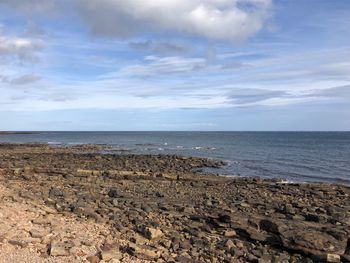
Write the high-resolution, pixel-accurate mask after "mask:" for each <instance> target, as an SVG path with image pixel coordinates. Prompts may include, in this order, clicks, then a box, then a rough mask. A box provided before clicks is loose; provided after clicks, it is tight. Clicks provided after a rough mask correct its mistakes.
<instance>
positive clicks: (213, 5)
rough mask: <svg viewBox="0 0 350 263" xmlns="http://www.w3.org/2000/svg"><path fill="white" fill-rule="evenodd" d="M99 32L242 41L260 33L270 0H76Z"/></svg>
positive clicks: (81, 11)
mask: <svg viewBox="0 0 350 263" xmlns="http://www.w3.org/2000/svg"><path fill="white" fill-rule="evenodd" d="M76 2H77V6H78V9H79V12H80V14H81V16H82V18H83V19H84V20H85V21H86V23H87V24H88V25H89V26H90V28H91V31H92V32H93V33H94V34H96V35H102V36H108V37H129V36H130V35H132V34H134V33H137V32H141V33H152V32H154V31H159V32H175V33H180V34H188V35H191V36H192V35H194V36H199V37H204V38H207V39H215V40H229V41H242V40H245V39H247V38H248V37H250V36H252V35H253V34H255V33H256V32H258V31H259V30H260V29H261V28H262V27H263V26H264V22H265V21H266V19H267V18H268V16H269V11H270V7H271V2H272V1H271V0H190V1H189V0H166V1H164V0H128V1H123V0H76Z"/></svg>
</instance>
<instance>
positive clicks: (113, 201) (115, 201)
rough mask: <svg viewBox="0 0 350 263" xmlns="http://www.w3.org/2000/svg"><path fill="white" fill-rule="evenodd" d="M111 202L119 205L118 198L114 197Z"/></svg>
mask: <svg viewBox="0 0 350 263" xmlns="http://www.w3.org/2000/svg"><path fill="white" fill-rule="evenodd" d="M112 204H113V205H114V206H118V205H119V202H118V199H117V198H114V199H113V200H112Z"/></svg>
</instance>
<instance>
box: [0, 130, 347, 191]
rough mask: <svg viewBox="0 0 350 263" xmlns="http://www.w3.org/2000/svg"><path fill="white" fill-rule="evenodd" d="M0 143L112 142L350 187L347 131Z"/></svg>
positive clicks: (127, 149)
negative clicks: (216, 160) (221, 161)
mask: <svg viewBox="0 0 350 263" xmlns="http://www.w3.org/2000/svg"><path fill="white" fill-rule="evenodd" d="M0 142H10V143H47V144H50V145H53V146H56V147H60V146H71V145H79V144H101V145H111V146H112V149H113V150H112V152H113V153H119V154H128V153H133V154H176V155H183V156H198V157H206V158H212V159H218V160H223V161H225V162H226V165H225V166H224V167H222V168H219V169H206V170H205V172H207V173H213V174H217V175H222V176H254V177H261V178H279V179H283V180H285V181H286V182H295V183H303V182H331V183H340V184H345V185H350V132H35V133H29V134H3V135H0Z"/></svg>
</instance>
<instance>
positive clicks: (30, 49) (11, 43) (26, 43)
mask: <svg viewBox="0 0 350 263" xmlns="http://www.w3.org/2000/svg"><path fill="white" fill-rule="evenodd" d="M42 48H43V44H42V42H41V41H40V40H36V39H30V38H20V37H12V36H4V35H1V33H0V58H1V57H7V56H11V57H13V56H14V57H16V58H18V59H20V60H30V61H35V60H36V59H37V58H36V56H35V53H36V52H37V51H40V50H41V49H42Z"/></svg>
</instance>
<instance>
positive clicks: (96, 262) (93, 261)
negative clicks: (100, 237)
mask: <svg viewBox="0 0 350 263" xmlns="http://www.w3.org/2000/svg"><path fill="white" fill-rule="evenodd" d="M86 260H87V261H89V263H99V262H100V258H99V257H98V256H89V257H87V258H86Z"/></svg>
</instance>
